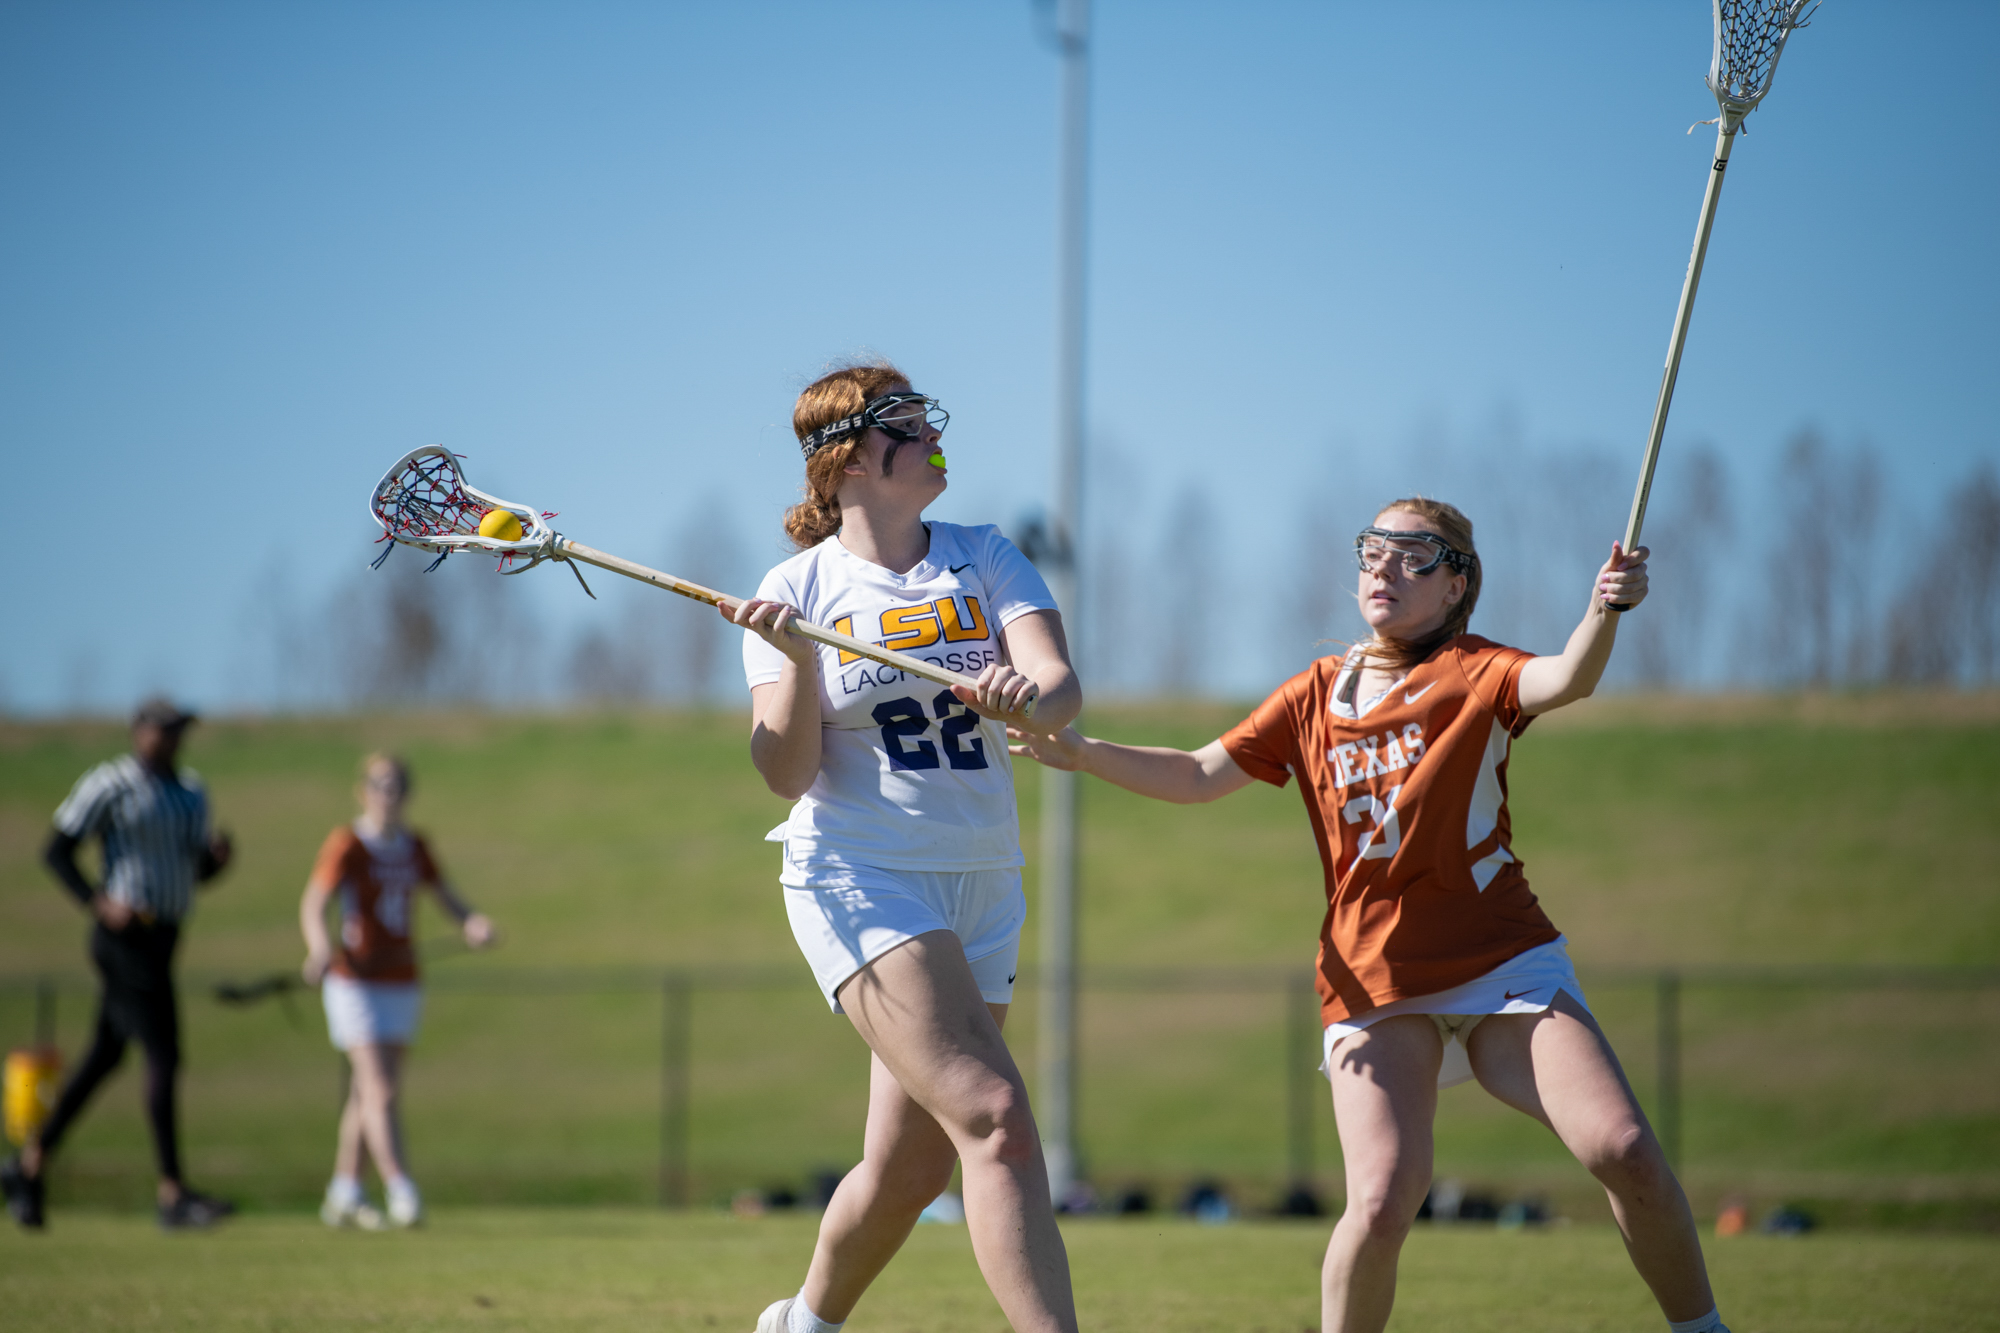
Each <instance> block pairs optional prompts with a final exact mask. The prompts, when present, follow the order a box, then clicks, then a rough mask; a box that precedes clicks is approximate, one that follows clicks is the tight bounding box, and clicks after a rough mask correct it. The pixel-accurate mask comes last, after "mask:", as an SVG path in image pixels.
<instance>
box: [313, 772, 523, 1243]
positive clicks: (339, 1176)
mask: <svg viewBox="0 0 2000 1333" xmlns="http://www.w3.org/2000/svg"><path fill="white" fill-rule="evenodd" d="M409 794H410V770H409V766H408V765H407V764H405V763H404V762H403V761H402V760H401V759H400V758H398V757H396V756H395V755H392V754H380V753H377V754H371V755H369V756H368V757H367V758H366V759H364V760H362V761H361V787H360V790H359V791H358V792H357V795H358V797H359V799H360V803H361V817H360V818H358V819H356V820H355V821H354V822H353V823H352V824H343V825H341V826H340V827H339V828H337V829H335V830H334V831H333V832H331V833H329V834H327V836H326V842H325V843H324V844H323V845H322V846H321V847H320V851H319V859H318V860H317V861H316V862H315V863H314V865H313V871H312V876H311V878H310V879H308V880H307V881H306V891H305V895H304V897H303V898H301V899H300V901H299V929H300V931H301V933H303V934H304V936H305V941H306V961H305V964H304V966H303V967H302V968H301V969H300V971H301V973H302V975H303V976H304V977H305V980H306V983H307V984H308V985H313V986H318V987H319V988H320V997H321V999H322V1000H323V1001H324V1002H325V1006H326V1022H327V1032H328V1035H329V1036H331V1038H332V1040H333V1044H334V1046H335V1048H337V1049H338V1050H340V1051H341V1052H342V1053H343V1054H344V1055H346V1056H347V1060H348V1066H349V1068H350V1070H351V1071H352V1074H353V1079H352V1082H351V1084H350V1086H349V1088H348V1095H347V1105H346V1106H345V1107H344V1108H343V1109H342V1110H341V1113H340V1137H339V1142H338V1146H337V1148H336V1150H335V1153H334V1165H333V1180H332V1182H331V1183H330V1184H328V1186H327V1190H326V1200H325V1202H324V1203H323V1204H322V1205H321V1206H320V1218H321V1220H323V1221H324V1222H325V1223H326V1224H327V1225H328V1226H333V1227H341V1226H359V1227H364V1228H368V1229H371V1230H372V1229H375V1228H379V1227H382V1226H385V1225H387V1226H404V1227H407V1226H415V1225H416V1224H417V1223H418V1222H419V1221H420V1220H421V1219H422V1217H423V1205H422V1203H421V1201H420V1200H419V1198H418V1195H417V1187H416V1185H415V1184H414V1183H413V1182H412V1181H411V1180H410V1177H409V1173H408V1172H407V1171H406V1170H405V1169H404V1161H403V1131H402V1120H401V1116H400V1114H399V1108H398V1098H399V1094H400V1092H401V1088H402V1078H403V1053H404V1052H405V1051H406V1050H407V1049H408V1048H409V1044H410V1040H411V1038H413V1037H414V1036H415V1035H416V1029H417V1019H418V1016H419V1014H420V1013H421V1011H422V1006H423V992H422V990H421V989H420V988H419V986H418V984H417V951H416V945H415V943H414V941H413V938H412V936H413V932H412V930H411V926H412V924H413V922H414V919H415V915H416V906H417V894H418V893H419V892H422V891H429V892H430V893H431V894H433V895H434V896H435V897H436V898H437V901H438V904H439V906H441V907H443V908H444V910H445V911H447V912H449V913H450V914H451V916H452V918H453V919H454V920H456V921H457V922H458V925H459V930H460V932H461V933H462V934H463V936H464V938H465V942H466V944H467V945H469V946H471V947H472V948H475V949H478V948H484V947H485V946H486V945H487V944H490V943H492V941H493V923H492V922H491V921H489V920H488V919H487V918H486V917H485V916H484V915H483V914H482V913H479V912H475V911H473V910H472V909H471V908H470V907H468V906H467V905H466V904H465V902H464V900H463V899H461V898H460V897H459V896H458V895H457V894H456V893H454V892H453V891H452V889H451V886H450V885H449V884H447V883H446V882H445V879H444V875H443V873H442V872H441V871H440V870H439V869H438V867H437V863H436V862H435V861H433V860H432V859H431V853H430V848H429V847H428V846H426V845H425V843H424V840H423V837H422V835H420V834H417V833H414V832H412V831H411V830H410V829H408V828H406V827H404V824H403V802H404V801H405V800H406V799H408V797H409ZM335 901H337V902H338V903H339V908H340V934H339V939H338V943H337V944H336V942H335V941H334V940H333V939H331V938H329V936H328V934H327V929H326V909H327V905H328V903H329V902H335ZM364 1145H365V1146H366V1147H367V1149H368V1154H369V1156H371V1157H373V1158H374V1159H375V1169H376V1171H377V1172H378V1173H379V1174H380V1175H381V1177H382V1184H383V1191H384V1194H385V1196H386V1200H385V1201H386V1202H387V1204H388V1208H387V1210H386V1213H387V1215H386V1216H384V1214H383V1213H382V1212H378V1211H376V1210H375V1209H374V1208H372V1207H370V1206H369V1205H368V1204H367V1203H366V1202H365V1201H364V1200H363V1198H362V1193H361V1150H362V1148H363V1146H364Z"/></svg>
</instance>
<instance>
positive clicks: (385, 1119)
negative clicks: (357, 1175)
mask: <svg viewBox="0 0 2000 1333" xmlns="http://www.w3.org/2000/svg"><path fill="white" fill-rule="evenodd" d="M403 1049H404V1048H403V1047H402V1046H401V1045H400V1044H398V1043H395V1042H367V1043H364V1044H362V1045H359V1046H356V1047H354V1048H353V1049H352V1050H350V1051H349V1052H348V1053H347V1058H348V1060H349V1061H350V1062H351V1063H352V1064H353V1066H354V1096H355V1097H357V1098H358V1099H359V1101H360V1105H361V1115H360V1120H361V1138H362V1142H364V1143H366V1144H367V1145H368V1155H369V1156H370V1157H372V1158H374V1159H375V1170H376V1171H377V1172H379V1173H380V1174H381V1176H382V1179H383V1180H384V1181H385V1182H387V1181H391V1180H399V1179H401V1178H402V1177H403V1176H404V1174H405V1172H404V1170H403V1126H402V1118H401V1116H400V1115H399V1114H398V1107H397V1100H398V1096H399V1094H400V1092H401V1090H402V1081H403ZM344 1118H345V1117H343V1119H344ZM357 1165H358V1163H357Z"/></svg>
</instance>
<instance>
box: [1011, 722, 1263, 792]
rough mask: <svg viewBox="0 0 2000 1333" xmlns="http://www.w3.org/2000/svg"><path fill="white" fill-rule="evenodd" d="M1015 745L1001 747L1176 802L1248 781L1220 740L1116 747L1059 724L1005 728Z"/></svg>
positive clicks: (1239, 787) (1239, 786)
mask: <svg viewBox="0 0 2000 1333" xmlns="http://www.w3.org/2000/svg"><path fill="white" fill-rule="evenodd" d="M1007 734H1008V735H1009V736H1010V737H1012V738H1013V739H1014V740H1016V741H1019V742H1020V744H1018V745H1010V746H1008V747H1007V748H1008V749H1009V750H1012V751H1013V752H1014V753H1015V754H1024V755H1027V756H1028V757H1029V758H1030V759H1033V760H1035V761H1037V762H1038V763H1042V764H1046V765H1048V766H1049V767H1050V768H1062V769H1068V770H1070V771H1072V772H1077V773H1090V774H1093V775H1094V776H1096V777H1100V778H1103V779H1104V780H1105V781H1106V782H1109V783H1112V784H1114V785H1116V786H1120V787H1123V788H1125V790H1127V791H1135V792H1138V793H1139V794H1140V795H1141V796H1151V797H1152V798H1153V799H1155V800H1159V801H1172V802H1174V803H1175V804H1176V805H1199V804H1201V803H1202V802H1204V801H1213V800H1217V799H1220V798H1221V797H1224V796H1227V795H1229V793H1231V792H1233V791H1242V790H1243V789H1244V788H1245V787H1247V786H1249V785H1250V784H1251V783H1252V782H1253V781H1255V779H1254V778H1252V777H1251V776H1250V775H1249V774H1248V773H1245V772H1244V771H1243V770H1242V769H1240V768H1238V767H1237V766H1236V761H1235V760H1234V759H1231V758H1230V757H1229V752H1228V751H1227V750H1225V749H1223V748H1222V742H1221V741H1210V742H1209V743H1208V744H1206V745H1204V746H1202V747H1201V748H1200V749H1199V750H1193V751H1189V750H1170V749H1167V748H1165V747H1164V746H1157V745H1117V744H1114V743H1112V742H1111V741H1099V740H1092V739H1091V738H1090V737H1088V736H1082V735H1078V734H1077V731H1076V729H1075V728H1074V727H1064V728H1063V729H1062V730H1061V731H1060V732H1058V733H1056V734H1055V735H1053V736H1040V735H1036V734H1034V733H1033V732H1026V731H1022V730H1020V729H1019V728H1017V727H1009V728H1007Z"/></svg>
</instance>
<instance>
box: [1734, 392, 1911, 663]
mask: <svg viewBox="0 0 2000 1333" xmlns="http://www.w3.org/2000/svg"><path fill="white" fill-rule="evenodd" d="M1777 492H1778V493H1777V495H1776V496H1775V497H1774V498H1775V499H1776V501H1777V505H1776V508H1777V510H1778V512H1779V515H1780V520H1779V527H1778V530H1777V532H1776V533H1775V534H1774V536H1773V539H1772V545H1771V548H1770V550H1769V552H1768V553H1767V555H1766V558H1765V561H1764V565H1763V568H1764V571H1765V573H1766V576H1767V577H1766V586H1767V587H1768V589H1769V596H1768V598H1767V599H1766V604H1765V606H1764V608H1763V611H1762V616H1761V624H1760V626H1759V635H1760V638H1761V640H1762V642H1761V643H1760V644H1759V645H1757V646H1758V648H1759V649H1760V653H1759V656H1760V657H1761V659H1762V660H1763V662H1764V664H1765V667H1766V670H1767V672H1768V673H1769V675H1770V676H1771V677H1772V678H1773V679H1775V680H1778V681H1793V682H1802V683H1804V684H1808V685H1813V686H1827V685H1833V684H1839V683H1844V682H1850V681H1858V680H1866V679H1869V678H1871V677H1872V676H1873V675H1874V674H1875V672H1876V670H1877V669H1878V662H1879V657H1880V649H1881V635H1880V632H1879V629H1878V626H1877V624H1876V620H1875V616H1874V612H1873V603H1874V560H1873V555H1874V538H1875V523H1876V517H1877V512H1878V505H1879V501H1880V492H1881V478H1880V471H1879V469H1878V468H1877V466H1876V463H1875V459H1874V455H1873V454H1872V453H1871V452H1870V451H1869V450H1868V449H1867V448H1866V447H1864V446H1856V447H1855V448H1854V449H1852V450H1849V451H1846V452H1844V453H1842V452H1836V451H1835V450H1833V449H1832V448H1830V447H1829V446H1828V445H1827V443H1826V441H1825V440H1824V439H1823V438H1822V437H1821V436H1820V435H1819V433H1818V432H1817V431H1813V430H1810V429H1808V430H1802V431H1800V432H1799V433H1798V434H1797V435H1795V436H1793V437H1792V440H1791V442H1790V444H1788V445H1787V446H1786V449H1785V454H1784V458H1783V461H1782V462H1781V464H1780V466H1779V477H1778V488H1777Z"/></svg>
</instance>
